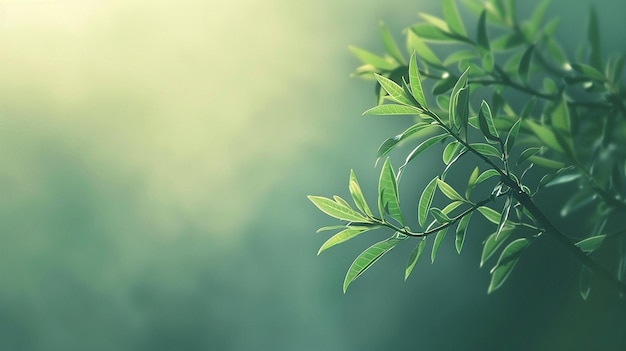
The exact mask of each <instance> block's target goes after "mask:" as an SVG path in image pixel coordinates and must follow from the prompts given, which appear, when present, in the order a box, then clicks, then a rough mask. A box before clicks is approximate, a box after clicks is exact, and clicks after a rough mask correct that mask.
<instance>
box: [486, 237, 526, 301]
mask: <svg viewBox="0 0 626 351" xmlns="http://www.w3.org/2000/svg"><path fill="white" fill-rule="evenodd" d="M528 245H530V240H528V239H526V238H520V239H517V240H515V241H513V242H511V243H510V244H509V245H508V246H507V247H505V248H504V250H503V251H502V254H501V255H500V259H499V260H498V263H497V264H496V266H495V267H493V269H492V270H491V282H490V283H489V289H488V293H489V294H490V293H492V292H494V291H496V290H497V289H498V288H500V287H501V286H502V284H504V282H505V281H506V279H507V278H508V277H509V275H510V274H511V271H512V270H513V268H514V267H515V264H517V261H518V260H519V257H520V254H521V253H522V251H523V250H524V249H526V248H527V247H528Z"/></svg>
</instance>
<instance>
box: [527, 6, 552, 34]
mask: <svg viewBox="0 0 626 351" xmlns="http://www.w3.org/2000/svg"><path fill="white" fill-rule="evenodd" d="M550 2H551V0H544V1H542V2H541V3H539V5H537V6H536V7H535V10H534V11H533V13H532V15H531V16H530V22H529V31H530V32H531V34H534V33H537V32H538V31H539V28H540V26H541V22H542V21H543V16H544V15H545V13H546V10H547V9H548V5H550ZM532 36H533V35H531V38H529V39H531V40H532Z"/></svg>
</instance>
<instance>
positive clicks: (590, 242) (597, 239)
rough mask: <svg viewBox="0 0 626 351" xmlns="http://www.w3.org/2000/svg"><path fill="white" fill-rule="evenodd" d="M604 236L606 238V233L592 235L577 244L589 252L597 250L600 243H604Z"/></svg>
mask: <svg viewBox="0 0 626 351" xmlns="http://www.w3.org/2000/svg"><path fill="white" fill-rule="evenodd" d="M604 238H606V235H597V236H592V237H590V238H587V239H583V240H581V241H579V242H577V243H576V246H578V248H579V249H580V250H581V251H582V252H584V253H587V254H589V253H592V252H594V251H596V250H597V249H598V248H599V247H600V245H602V242H603V241H604Z"/></svg>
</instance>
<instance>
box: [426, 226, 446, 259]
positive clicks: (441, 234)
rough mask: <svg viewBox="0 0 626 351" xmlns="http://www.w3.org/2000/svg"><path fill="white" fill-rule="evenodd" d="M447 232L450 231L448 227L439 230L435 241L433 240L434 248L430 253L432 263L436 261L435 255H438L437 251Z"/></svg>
mask: <svg viewBox="0 0 626 351" xmlns="http://www.w3.org/2000/svg"><path fill="white" fill-rule="evenodd" d="M447 232H448V227H446V228H444V229H442V230H440V231H438V232H437V235H436V236H435V241H434V242H433V250H432V251H431V253H430V261H431V263H435V257H436V256H437V251H439V245H441V242H442V241H443V238H445V237H446V233H447Z"/></svg>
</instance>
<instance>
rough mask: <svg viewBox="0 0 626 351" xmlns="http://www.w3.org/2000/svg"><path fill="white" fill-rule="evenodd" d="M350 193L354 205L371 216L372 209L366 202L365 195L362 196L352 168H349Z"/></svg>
mask: <svg viewBox="0 0 626 351" xmlns="http://www.w3.org/2000/svg"><path fill="white" fill-rule="evenodd" d="M349 189H350V195H352V200H353V201H354V204H355V205H356V207H357V208H358V209H359V210H361V211H362V212H364V213H365V214H366V215H368V216H370V217H373V216H374V215H373V214H372V211H371V210H370V208H369V206H368V205H367V202H366V201H365V197H364V196H363V192H362V191H361V186H360V185H359V181H358V180H357V178H356V174H355V173H354V170H350V183H349Z"/></svg>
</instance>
